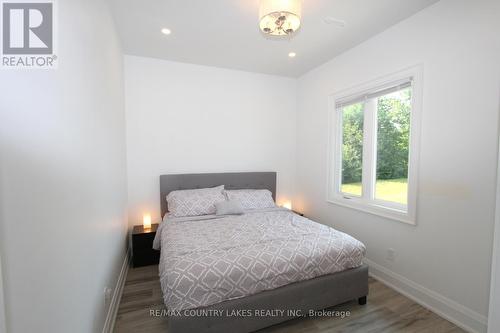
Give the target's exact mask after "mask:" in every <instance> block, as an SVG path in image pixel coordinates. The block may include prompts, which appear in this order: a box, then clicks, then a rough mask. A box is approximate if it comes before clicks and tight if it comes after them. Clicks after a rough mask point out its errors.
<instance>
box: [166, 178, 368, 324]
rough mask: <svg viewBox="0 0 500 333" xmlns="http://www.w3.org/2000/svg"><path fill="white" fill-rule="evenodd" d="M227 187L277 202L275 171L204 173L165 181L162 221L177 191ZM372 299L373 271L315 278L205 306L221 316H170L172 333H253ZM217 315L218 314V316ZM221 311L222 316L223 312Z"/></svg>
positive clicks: (362, 268)
mask: <svg viewBox="0 0 500 333" xmlns="http://www.w3.org/2000/svg"><path fill="white" fill-rule="evenodd" d="M218 185H225V188H226V189H247V188H249V189H268V190H270V191H271V192H272V193H273V198H274V199H276V172H243V173H205V174H181V175H162V176H160V196H161V198H160V200H161V213H162V216H163V215H164V214H165V213H167V212H168V206H167V200H166V197H167V194H168V193H170V192H171V191H174V190H183V189H195V188H204V187H215V186H218ZM367 295H368V266H366V265H362V266H361V267H358V268H354V269H349V270H346V271H343V272H339V273H335V274H328V275H324V276H320V277H317V278H314V279H310V280H306V281H301V282H296V283H292V284H289V285H286V286H283V287H280V288H277V289H274V290H267V291H263V292H260V293H258V294H254V295H250V296H247V297H243V298H238V299H234V300H229V301H225V302H222V303H218V304H214V305H210V306H208V307H204V308H203V309H205V310H211V311H212V313H215V312H217V313H222V314H223V315H221V316H200V317H196V316H192V315H188V316H184V315H182V316H171V317H169V318H168V327H169V333H188V332H207V333H208V332H210V333H212V332H213V333H226V332H227V333H233V332H252V331H255V330H259V329H261V328H264V327H268V326H271V325H274V324H278V323H280V322H283V321H286V320H289V319H293V318H296V317H300V316H305V315H308V314H309V311H311V310H321V309H325V308H328V307H332V306H334V305H338V304H340V303H344V302H347V301H351V300H355V299H357V300H358V302H359V304H361V305H363V304H366V296H367ZM276 309H279V310H284V313H283V315H277V316H234V315H231V314H232V313H233V312H232V311H233V310H235V311H237V310H244V311H249V312H251V313H255V311H273V310H276ZM215 310H217V311H215ZM219 311H220V312H219Z"/></svg>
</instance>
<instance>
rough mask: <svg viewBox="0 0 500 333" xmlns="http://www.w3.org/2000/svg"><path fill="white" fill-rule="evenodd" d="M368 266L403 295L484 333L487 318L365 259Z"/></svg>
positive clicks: (374, 275) (457, 323) (461, 325)
mask: <svg viewBox="0 0 500 333" xmlns="http://www.w3.org/2000/svg"><path fill="white" fill-rule="evenodd" d="M365 263H366V264H368V266H369V274H370V276H371V277H373V278H374V279H376V280H379V281H380V282H382V283H384V284H386V285H387V286H389V287H390V288H392V289H394V290H396V291H398V292H399V293H401V294H403V295H405V296H406V297H408V298H410V299H411V300H413V301H415V302H416V303H418V304H420V305H422V306H423V307H425V308H427V309H429V310H431V311H432V312H434V313H436V314H437V315H439V316H441V317H443V318H445V319H446V320H448V321H450V322H452V323H453V324H455V325H457V326H459V327H460V328H462V329H464V330H466V331H468V332H472V333H484V332H486V330H487V327H488V319H487V317H486V316H483V315H482V314H480V313H477V312H475V311H473V310H471V309H469V308H467V307H465V306H463V305H461V304H459V303H457V302H455V301H453V300H451V299H449V298H447V297H445V296H443V295H441V294H438V293H436V292H435V291H432V290H430V289H427V288H426V287H424V286H422V285H419V284H418V283H415V282H413V281H411V280H409V279H407V278H405V277H404V276H401V275H399V274H397V273H394V272H393V271H391V270H389V269H387V268H385V267H383V266H381V265H379V264H376V263H375V262H373V261H371V260H369V259H365Z"/></svg>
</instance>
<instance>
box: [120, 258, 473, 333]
mask: <svg viewBox="0 0 500 333" xmlns="http://www.w3.org/2000/svg"><path fill="white" fill-rule="evenodd" d="M369 282H370V294H369V295H368V303H367V304H366V305H358V303H357V302H356V301H352V302H348V303H344V304H340V305H337V306H335V307H333V308H331V310H336V311H350V316H348V317H344V318H331V317H316V318H299V319H294V320H290V321H287V322H285V323H281V324H279V325H274V326H271V327H268V328H265V329H262V330H260V331H259V333H295V332H297V333H298V332H301V333H326V332H335V333H344V332H346V333H347V332H348V333H382V332H383V333H396V332H404V333H421V332H432V333H461V332H465V331H463V330H462V329H460V328H458V327H457V326H455V325H454V324H452V323H450V322H449V321H447V320H445V319H443V318H441V317H439V316H438V315H436V314H435V313H433V312H431V311H429V310H427V309H425V308H423V307H422V306H420V305H418V304H417V303H415V302H413V301H412V300H410V299H409V298H407V297H405V296H403V295H401V294H399V293H398V292H396V291H394V290H393V289H390V288H388V287H387V286H385V285H384V284H382V283H381V282H379V281H377V280H375V279H372V278H370V281H369ZM154 310H165V306H164V304H163V299H162V293H161V288H160V281H159V278H158V266H147V267H140V268H131V269H130V270H129V273H128V275H127V280H126V282H125V287H124V289H123V295H122V299H121V301H120V306H119V309H118V314H117V317H116V323H115V331H114V332H115V333H132V332H133V333H137V332H141V333H143V332H144V333H167V332H168V331H167V318H165V317H163V316H160V317H156V316H154V315H151V311H154Z"/></svg>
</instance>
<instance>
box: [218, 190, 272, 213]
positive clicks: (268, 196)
mask: <svg viewBox="0 0 500 333" xmlns="http://www.w3.org/2000/svg"><path fill="white" fill-rule="evenodd" d="M224 193H225V194H226V197H227V199H228V200H234V201H239V203H240V204H241V206H242V207H243V208H244V209H263V208H272V207H276V205H275V203H274V200H273V195H272V193H271V191H269V190H228V191H224Z"/></svg>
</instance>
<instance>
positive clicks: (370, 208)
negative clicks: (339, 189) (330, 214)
mask: <svg viewBox="0 0 500 333" xmlns="http://www.w3.org/2000/svg"><path fill="white" fill-rule="evenodd" d="M326 201H327V202H329V203H331V204H334V205H339V206H342V207H347V208H352V209H355V210H358V211H362V212H365V213H369V214H373V215H377V216H380V217H384V218H387V219H390V220H393V221H398V222H402V223H405V224H410V225H416V220H415V217H414V216H411V215H410V214H409V213H408V212H406V211H402V210H398V209H393V208H389V207H384V206H380V205H377V204H376V203H367V202H359V201H358V200H357V199H355V198H352V199H346V198H344V197H340V196H339V197H338V198H329V199H327V200H326Z"/></svg>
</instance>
